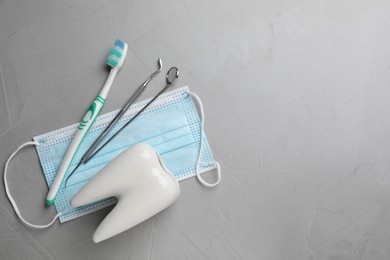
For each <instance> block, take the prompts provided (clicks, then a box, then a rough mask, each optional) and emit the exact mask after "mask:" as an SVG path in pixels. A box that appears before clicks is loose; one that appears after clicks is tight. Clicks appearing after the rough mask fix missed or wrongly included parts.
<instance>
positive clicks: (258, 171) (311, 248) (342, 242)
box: [0, 0, 390, 260]
mask: <svg viewBox="0 0 390 260" xmlns="http://www.w3.org/2000/svg"><path fill="white" fill-rule="evenodd" d="M389 14H390V2H389V1H386V0H370V1H368V0H366V1H364V0H328V1H326V0H311V1H308V0H272V1H271V0H253V1H249V0H245V1H235V0H231V1H222V0H217V1H206V0H200V1H190V0H181V1H178V0H169V1H157V0H155V1H140V0H134V1H124V0H117V1H109V0H97V1H93V0H63V1H60V0H53V1H43V0H34V1H23V0H1V1H0V79H1V80H0V161H1V164H4V163H5V161H6V158H7V157H8V156H9V155H10V154H11V152H12V151H13V150H14V149H15V148H16V147H17V146H19V145H20V144H21V143H23V142H25V141H28V140H31V138H32V137H33V136H35V135H38V134H42V133H45V132H48V131H51V130H54V129H58V128H61V127H64V126H66V125H69V124H72V123H75V122H77V121H78V120H79V119H80V118H81V117H82V115H83V113H84V112H85V111H86V109H87V107H88V106H89V104H90V103H91V102H92V100H93V98H94V97H95V96H96V94H97V93H98V91H99V90H100V88H101V86H102V84H103V82H104V80H105V78H106V75H107V70H106V68H105V67H104V59H105V55H106V53H107V51H108V49H109V48H110V47H111V45H112V43H113V41H114V39H116V38H121V39H123V40H124V41H126V42H128V43H129V46H130V52H129V55H128V57H127V60H126V65H125V67H124V68H123V70H122V72H121V74H120V75H119V76H118V78H117V80H116V82H115V86H114V87H113V89H112V91H111V93H110V96H109V99H108V101H107V103H106V106H105V108H104V111H103V112H108V111H111V110H114V109H117V108H119V107H121V106H122V104H123V103H124V102H125V101H126V100H127V98H128V97H129V94H130V93H131V92H132V90H133V89H134V88H135V87H136V86H137V85H138V84H139V83H141V82H142V81H143V80H144V79H145V77H146V76H147V75H148V74H149V73H150V72H151V71H153V70H154V69H155V63H156V60H157V58H158V57H161V58H162V59H163V61H164V65H165V68H169V67H170V66H177V67H178V68H180V70H181V77H180V79H179V81H178V84H177V85H176V87H179V86H182V85H189V87H190V88H191V89H192V90H193V91H194V92H196V93H197V94H198V95H200V97H201V98H202V100H203V102H204V107H205V113H206V121H205V126H206V133H207V135H208V138H209V141H210V144H211V147H212V149H213V152H214V155H215V157H216V159H217V160H218V161H220V163H221V165H222V170H223V180H222V183H221V185H220V186H219V187H218V188H215V189H206V188H204V187H202V186H201V185H200V184H199V183H198V181H197V180H196V179H194V178H192V179H190V180H187V181H184V182H182V183H181V184H180V185H181V188H182V193H181V196H180V198H179V200H178V201H177V202H176V203H175V204H174V205H173V206H172V207H170V208H169V209H168V210H166V211H164V212H162V213H161V214H158V215H157V216H155V217H153V218H151V219H149V220H147V221H146V222H144V223H142V224H140V225H138V226H137V227H135V228H133V229H131V230H129V231H127V232H125V233H123V234H121V235H118V236H116V237H114V238H112V239H109V240H107V241H106V242H103V243H100V244H97V245H96V244H94V243H93V242H92V239H91V236H92V234H93V232H94V230H95V228H96V227H97V225H98V223H100V221H101V220H102V219H103V218H104V216H105V215H106V214H107V212H108V211H109V209H105V210H101V211H99V212H97V213H94V214H90V215H88V216H85V217H82V218H79V219H77V220H74V221H71V222H68V223H65V224H59V223H58V222H57V223H56V224H55V225H54V226H53V227H51V228H50V229H47V230H43V231H42V230H31V229H28V228H26V227H24V226H23V225H21V224H20V222H19V221H18V220H17V219H16V218H15V214H14V212H13V210H12V208H11V206H10V203H9V202H8V200H7V199H6V197H5V193H4V192H3V191H2V192H1V193H0V259H2V260H3V259H6V260H8V259H272V260H273V259H276V260H279V259H329V260H338V259H389V258H390V247H389V246H388V245H389V243H390V225H389V224H390V179H389V176H390V173H389V170H390V102H389V95H390V90H389V88H390V16H389ZM163 77H164V75H163V74H162V73H161V74H160V75H158V77H157V79H156V80H154V81H153V82H152V84H151V85H150V87H149V89H147V91H146V92H145V93H144V94H143V96H142V98H148V97H151V96H152V95H153V94H154V93H156V92H157V91H158V90H159V89H160V88H161V87H162V82H163V80H164V79H163ZM210 177H212V176H210ZM9 179H10V183H11V190H12V193H13V194H14V195H15V197H16V200H17V202H18V204H19V205H20V207H21V209H22V213H23V214H24V215H25V216H26V218H27V219H28V220H30V221H32V222H34V223H46V222H47V221H48V220H49V219H50V218H51V217H52V216H54V214H55V212H54V210H53V208H49V209H45V208H44V207H43V201H44V198H45V195H46V193H47V187H46V184H45V182H44V180H43V177H42V173H41V169H40V166H39V163H38V159H37V155H36V152H35V150H34V149H33V148H29V149H26V150H25V151H23V152H22V153H21V154H20V155H19V156H18V157H17V158H16V159H15V161H14V163H13V164H12V166H11V168H10V178H9Z"/></svg>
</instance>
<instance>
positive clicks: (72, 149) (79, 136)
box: [46, 95, 105, 205]
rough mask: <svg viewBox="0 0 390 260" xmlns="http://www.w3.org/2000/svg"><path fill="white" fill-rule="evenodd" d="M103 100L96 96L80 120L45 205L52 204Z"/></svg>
mask: <svg viewBox="0 0 390 260" xmlns="http://www.w3.org/2000/svg"><path fill="white" fill-rule="evenodd" d="M104 102H105V99H104V98H103V97H102V96H100V95H99V96H97V97H96V99H95V101H94V102H93V103H92V105H91V106H90V107H89V109H88V111H87V112H86V113H85V115H84V117H83V119H82V120H81V122H80V124H79V126H78V127H77V128H78V130H77V131H76V133H75V135H74V137H73V139H72V142H71V143H70V145H69V147H68V150H67V151H66V154H65V156H64V159H63V160H62V163H61V165H60V167H59V168H58V171H57V174H56V177H55V179H54V181H53V183H52V185H51V187H50V190H49V193H48V194H47V197H46V205H51V204H53V202H54V199H55V197H56V195H57V192H58V189H59V188H60V186H61V183H62V180H63V179H64V177H65V174H66V171H67V170H68V168H69V166H70V163H71V162H72V160H73V157H74V155H75V154H76V152H77V149H78V148H79V146H80V144H81V142H82V140H83V138H84V136H85V135H86V134H87V132H88V130H89V128H91V126H92V124H93V123H94V121H95V119H96V117H97V116H98V114H99V112H100V110H101V109H102V107H103V105H104Z"/></svg>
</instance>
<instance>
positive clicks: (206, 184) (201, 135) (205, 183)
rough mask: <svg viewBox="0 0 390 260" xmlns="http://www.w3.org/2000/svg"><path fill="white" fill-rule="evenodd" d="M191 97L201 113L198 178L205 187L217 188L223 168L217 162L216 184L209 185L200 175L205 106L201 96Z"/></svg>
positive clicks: (194, 95) (192, 94)
mask: <svg viewBox="0 0 390 260" xmlns="http://www.w3.org/2000/svg"><path fill="white" fill-rule="evenodd" d="M190 95H191V97H192V98H193V99H195V101H196V102H197V103H198V105H199V110H200V111H199V112H200V147H199V154H198V159H197V160H196V177H197V178H198V180H199V182H200V183H202V184H203V185H204V186H205V187H208V188H212V187H215V186H217V185H218V184H219V183H220V182H221V166H220V165H219V163H218V162H217V161H214V163H215V165H216V167H217V178H218V179H217V181H216V182H215V183H208V182H207V181H205V180H204V179H203V178H202V176H200V173H199V162H200V158H201V155H202V149H203V129H204V111H203V104H202V101H201V100H200V98H199V96H198V95H196V94H195V93H192V92H190Z"/></svg>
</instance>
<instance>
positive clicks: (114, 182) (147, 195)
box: [71, 143, 180, 243]
mask: <svg viewBox="0 0 390 260" xmlns="http://www.w3.org/2000/svg"><path fill="white" fill-rule="evenodd" d="M179 194H180V187H179V183H178V182H177V180H176V178H175V176H173V174H172V173H171V172H170V171H169V170H168V169H167V167H166V166H165V164H164V162H163V161H162V159H161V157H160V156H159V154H158V153H157V152H156V151H154V150H153V148H151V147H150V146H149V145H147V144H144V143H142V144H137V145H134V146H133V147H131V148H129V149H127V150H125V151H124V152H123V153H121V154H120V155H119V156H118V157H117V158H115V159H114V160H113V161H112V162H111V163H109V164H108V165H106V166H105V167H104V168H103V169H102V170H101V171H100V172H98V173H97V174H96V175H95V176H94V177H93V178H92V179H91V180H90V181H89V182H88V183H87V184H86V185H85V186H84V187H83V188H82V189H81V190H80V191H79V192H78V193H77V194H76V195H75V196H74V198H73V199H72V201H71V204H72V206H73V207H80V206H83V205H86V204H89V203H92V202H95V201H98V200H102V199H105V198H108V197H117V198H118V203H117V204H116V206H115V207H114V209H113V210H112V211H111V212H110V213H109V214H108V215H107V217H106V218H105V219H104V220H103V222H102V223H101V224H100V225H99V227H98V228H97V229H96V231H95V233H94V235H93V241H94V242H95V243H98V242H101V241H103V240H105V239H108V238H110V237H112V236H115V235H117V234H119V233H121V232H123V231H126V230H127V229H129V228H132V227H134V226H135V225H137V224H139V223H141V222H143V221H144V220H146V219H148V218H150V217H152V216H153V215H155V214H157V213H158V212H160V211H162V210H163V209H165V208H167V207H168V206H169V205H171V204H172V203H173V202H174V201H175V200H176V199H177V198H178V196H179Z"/></svg>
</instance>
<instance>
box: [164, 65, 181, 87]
mask: <svg viewBox="0 0 390 260" xmlns="http://www.w3.org/2000/svg"><path fill="white" fill-rule="evenodd" d="M178 77H179V69H178V68H176V67H172V68H170V69H169V70H168V72H167V84H168V85H170V84H172V83H173V82H174V81H175V80H176V79H177V78H178Z"/></svg>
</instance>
